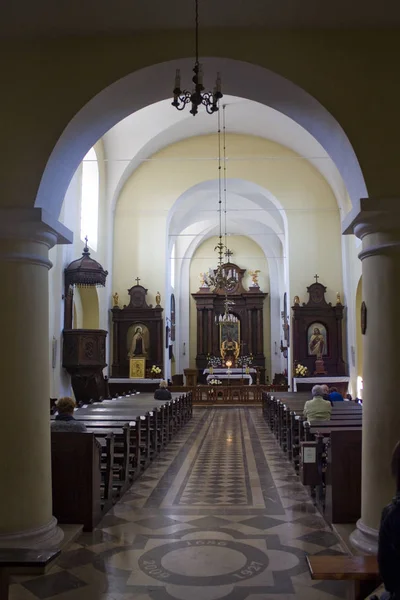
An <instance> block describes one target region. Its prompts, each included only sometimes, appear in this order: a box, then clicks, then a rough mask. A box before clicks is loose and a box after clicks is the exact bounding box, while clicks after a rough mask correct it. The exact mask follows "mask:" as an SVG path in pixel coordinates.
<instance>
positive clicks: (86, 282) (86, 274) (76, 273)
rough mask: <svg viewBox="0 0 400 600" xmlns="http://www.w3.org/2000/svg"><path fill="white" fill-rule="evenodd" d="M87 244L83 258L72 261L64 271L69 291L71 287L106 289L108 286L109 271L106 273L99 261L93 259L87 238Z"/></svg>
mask: <svg viewBox="0 0 400 600" xmlns="http://www.w3.org/2000/svg"><path fill="white" fill-rule="evenodd" d="M85 242H86V243H85V247H84V249H83V252H82V256H81V258H78V259H77V260H74V261H72V263H70V264H69V265H68V267H67V268H66V269H65V271H64V273H65V286H66V288H67V289H68V288H69V286H72V287H75V286H77V287H91V286H95V287H104V286H105V285H106V278H107V275H108V271H105V270H104V269H103V267H102V266H101V264H100V263H98V262H97V260H94V259H93V258H91V256H90V252H89V248H88V245H87V242H88V240H87V238H86V240H85Z"/></svg>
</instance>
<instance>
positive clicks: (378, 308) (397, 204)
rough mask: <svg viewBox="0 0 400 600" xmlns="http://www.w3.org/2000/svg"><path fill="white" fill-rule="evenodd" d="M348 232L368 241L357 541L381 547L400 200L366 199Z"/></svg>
mask: <svg viewBox="0 0 400 600" xmlns="http://www.w3.org/2000/svg"><path fill="white" fill-rule="evenodd" d="M349 217H350V218H349V219H348V224H345V225H347V226H346V227H345V230H344V232H345V233H355V235H356V236H357V237H359V238H360V239H361V240H362V251H361V252H360V254H359V258H360V259H361V261H362V287H363V301H364V302H365V307H366V331H365V335H364V336H363V347H364V359H363V374H364V375H363V377H364V390H363V432H362V506H361V519H360V520H359V521H358V522H357V529H356V530H355V531H354V532H353V533H352V535H351V542H352V544H353V545H354V546H355V547H356V548H357V549H358V550H361V551H363V552H366V553H375V552H376V551H377V542H378V529H379V522H380V517H381V512H382V508H383V507H384V506H385V505H386V504H387V503H388V502H390V500H391V498H392V496H393V494H394V492H395V482H394V480H393V478H392V476H391V472H390V462H391V455H392V451H393V448H394V446H395V444H396V443H397V441H398V440H399V439H400V409H399V401H398V396H399V379H398V377H399V367H400V360H399V343H400V318H399V299H400V199H390V200H379V201H374V200H371V199H365V200H361V203H360V211H359V212H358V214H357V215H355V216H352V215H349Z"/></svg>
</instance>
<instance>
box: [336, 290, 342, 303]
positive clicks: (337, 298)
mask: <svg viewBox="0 0 400 600" xmlns="http://www.w3.org/2000/svg"><path fill="white" fill-rule="evenodd" d="M336 304H342V301H341V299H340V292H337V293H336Z"/></svg>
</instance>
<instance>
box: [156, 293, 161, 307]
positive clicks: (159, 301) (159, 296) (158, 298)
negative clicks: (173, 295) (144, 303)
mask: <svg viewBox="0 0 400 600" xmlns="http://www.w3.org/2000/svg"><path fill="white" fill-rule="evenodd" d="M156 304H157V306H160V304H161V294H160V292H157V294H156Z"/></svg>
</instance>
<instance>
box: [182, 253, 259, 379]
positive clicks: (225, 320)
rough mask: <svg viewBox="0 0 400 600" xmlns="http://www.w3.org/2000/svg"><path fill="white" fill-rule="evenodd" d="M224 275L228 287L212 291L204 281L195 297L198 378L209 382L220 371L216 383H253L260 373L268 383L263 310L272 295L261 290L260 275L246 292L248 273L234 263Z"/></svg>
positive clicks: (253, 277) (221, 286)
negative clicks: (228, 381) (240, 381)
mask: <svg viewBox="0 0 400 600" xmlns="http://www.w3.org/2000/svg"><path fill="white" fill-rule="evenodd" d="M220 271H221V273H222V274H223V275H224V276H223V277H222V278H221V279H222V280H223V281H224V282H225V284H224V285H222V284H220V285H216V286H214V287H212V286H211V285H210V284H209V283H208V281H207V278H206V277H204V278H203V279H202V281H201V284H200V288H199V290H198V292H196V293H194V294H192V297H193V299H194V300H195V302H196V311H197V354H196V368H197V370H198V378H199V380H200V381H202V382H203V383H206V382H209V381H210V380H212V379H213V377H210V375H212V376H213V375H214V374H215V375H217V373H216V369H218V370H220V372H219V373H218V377H215V378H216V379H224V380H225V381H227V380H240V379H242V380H246V381H247V382H248V383H253V381H254V375H255V374H256V373H257V371H258V372H259V374H260V381H261V383H264V381H265V356H264V310H263V309H264V302H265V299H266V298H267V295H268V294H266V293H264V292H263V291H262V290H261V289H260V287H259V284H258V279H257V274H252V284H251V285H250V286H249V288H248V289H246V288H245V287H244V281H243V279H244V276H245V273H246V269H241V268H240V267H239V266H238V265H236V264H234V263H232V262H227V263H225V264H223V265H221V267H220ZM214 359H217V360H216V361H215V360H214ZM213 363H214V364H213ZM250 366H251V369H252V371H251V373H250V370H249V369H250ZM210 367H211V372H210V371H209V369H210ZM222 376H223V377H222ZM257 379H258V377H257ZM225 381H224V382H225ZM237 382H238V383H239V381H237Z"/></svg>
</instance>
